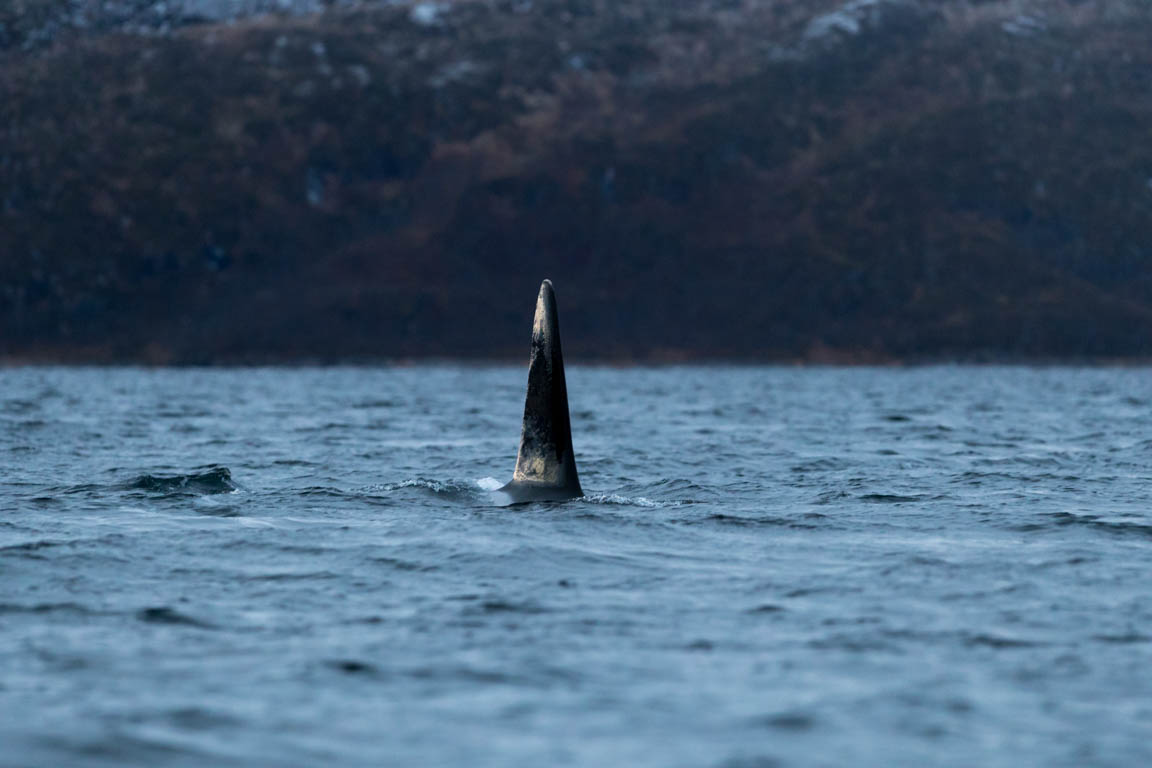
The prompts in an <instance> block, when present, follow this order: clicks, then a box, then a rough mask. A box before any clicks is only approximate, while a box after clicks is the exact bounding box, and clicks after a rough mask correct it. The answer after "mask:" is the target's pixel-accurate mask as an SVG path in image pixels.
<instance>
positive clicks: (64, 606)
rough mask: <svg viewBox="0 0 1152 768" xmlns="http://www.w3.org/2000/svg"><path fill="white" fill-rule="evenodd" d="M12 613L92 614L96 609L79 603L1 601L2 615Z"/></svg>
mask: <svg viewBox="0 0 1152 768" xmlns="http://www.w3.org/2000/svg"><path fill="white" fill-rule="evenodd" d="M10 613H34V614H45V613H71V614H77V615H84V616H91V615H95V614H96V611H93V610H92V609H91V608H88V607H86V606H83V605H80V604H79V603H36V604H35V605H19V604H16V603H0V615H2V614H10Z"/></svg>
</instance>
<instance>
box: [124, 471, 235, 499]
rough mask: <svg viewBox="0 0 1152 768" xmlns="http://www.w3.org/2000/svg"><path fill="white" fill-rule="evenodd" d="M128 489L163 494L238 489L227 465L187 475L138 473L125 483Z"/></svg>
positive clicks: (220, 491) (206, 492)
mask: <svg viewBox="0 0 1152 768" xmlns="http://www.w3.org/2000/svg"><path fill="white" fill-rule="evenodd" d="M125 487H126V488H128V489H130V490H136V491H147V492H148V493H159V494H165V495H188V494H195V495H201V494H211V493H232V492H233V491H236V490H239V489H238V487H237V485H236V484H235V483H233V482H232V472H231V470H229V469H228V467H218V466H209V467H204V468H203V471H200V472H193V473H191V474H187V475H140V476H139V477H137V478H136V479H135V480H132V481H131V482H129V483H127V484H125Z"/></svg>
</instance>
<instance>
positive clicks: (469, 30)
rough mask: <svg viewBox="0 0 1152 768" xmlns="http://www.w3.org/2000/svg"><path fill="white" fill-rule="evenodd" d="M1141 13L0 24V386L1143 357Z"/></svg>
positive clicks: (415, 7) (495, 9)
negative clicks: (357, 369)
mask: <svg viewBox="0 0 1152 768" xmlns="http://www.w3.org/2000/svg"><path fill="white" fill-rule="evenodd" d="M1150 40H1152V4H1149V3H1147V2H1144V1H1143V0H1133V1H1132V2H1124V1H1123V0H1111V1H1108V2H1103V1H1098V2H1092V1H1091V0H1082V1H1081V2H1072V1H1071V0H1034V1H1033V2H1004V1H995V0H989V1H985V2H977V1H976V0H969V1H967V2H965V1H964V0H949V1H947V2H944V1H941V0H935V1H934V0H921V1H920V2H913V1H912V0H849V1H848V2H845V1H844V0H490V1H489V0H456V1H455V2H436V3H433V2H342V1H340V0H334V1H333V2H323V1H322V0H291V1H290V2H275V1H274V0H237V1H235V2H228V1H227V0H215V1H213V0H183V1H181V0H169V1H168V2H143V1H142V0H123V1H122V2H98V1H97V0H42V1H41V2H33V0H0V357H6V358H8V359H11V360H43V361H48V360H62V361H140V362H150V363H212V362H276V361H292V360H359V359H376V358H389V357H442V356H465V357H478V358H479V357H510V358H514V359H520V358H523V357H524V356H525V355H526V354H527V352H526V350H527V337H528V330H529V329H528V322H529V318H530V315H531V309H532V303H533V300H534V297H535V293H536V288H537V286H538V284H539V280H540V279H541V278H543V277H551V278H552V279H553V280H554V281H555V282H556V285H557V290H558V293H559V299H560V304H561V312H562V315H563V322H564V328H565V339H564V340H565V346H566V348H567V351H568V353H569V355H570V356H572V357H578V358H584V359H592V358H599V359H615V360H693V359H749V360H761V359H778V360H809V361H848V362H857V361H859V362H869V361H887V360H899V359H913V360H922V359H964V360H972V359H975V360H985V359H1053V358H1070V359H1085V358H1146V357H1149V356H1152V141H1149V138H1150V136H1152V130H1150V129H1152V45H1149V41H1150Z"/></svg>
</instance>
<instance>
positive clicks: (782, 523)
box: [677, 512, 823, 529]
mask: <svg viewBox="0 0 1152 768" xmlns="http://www.w3.org/2000/svg"><path fill="white" fill-rule="evenodd" d="M805 517H807V516H805ZM677 522H679V523H681V524H684V525H701V524H708V525H725V526H739V527H759V526H767V527H780V528H803V529H813V528H821V527H823V526H821V525H817V524H815V523H810V522H804V521H803V520H800V519H797V518H793V517H774V516H772V515H758V516H756V517H744V516H743V515H726V514H723V513H722V512H717V513H715V514H711V515H707V516H705V517H700V518H692V519H687V520H678V521H677Z"/></svg>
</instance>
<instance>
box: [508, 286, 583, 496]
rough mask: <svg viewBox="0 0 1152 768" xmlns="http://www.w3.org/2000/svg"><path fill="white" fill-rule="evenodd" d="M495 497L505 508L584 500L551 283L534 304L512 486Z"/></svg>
mask: <svg viewBox="0 0 1152 768" xmlns="http://www.w3.org/2000/svg"><path fill="white" fill-rule="evenodd" d="M496 493H497V494H503V496H502V497H501V499H502V500H503V501H504V503H507V504H521V503H524V502H529V501H561V500H563V499H574V498H578V497H580V496H583V495H584V492H583V491H582V490H581V489H580V478H579V477H578V476H577V474H576V456H575V454H574V453H573V452H572V424H571V421H570V420H569V418H568V386H567V384H566V383H565V381H564V355H563V354H562V352H561V350H560V319H559V317H558V315H557V312H556V293H555V292H554V291H553V290H552V281H551V280H545V281H544V282H543V284H541V286H540V295H539V296H538V297H537V298H536V316H535V318H534V319H533V321H532V360H531V363H530V365H529V368H528V395H527V397H526V398H525V400H524V427H523V430H522V431H521V434H520V452H519V454H517V456H516V470H515V472H513V474H512V482H510V483H508V484H507V485H505V486H504V487H503V488H501V489H500V490H499V491H497V492H496Z"/></svg>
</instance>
